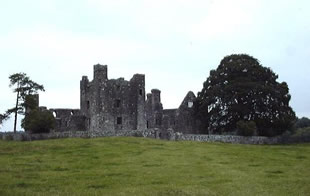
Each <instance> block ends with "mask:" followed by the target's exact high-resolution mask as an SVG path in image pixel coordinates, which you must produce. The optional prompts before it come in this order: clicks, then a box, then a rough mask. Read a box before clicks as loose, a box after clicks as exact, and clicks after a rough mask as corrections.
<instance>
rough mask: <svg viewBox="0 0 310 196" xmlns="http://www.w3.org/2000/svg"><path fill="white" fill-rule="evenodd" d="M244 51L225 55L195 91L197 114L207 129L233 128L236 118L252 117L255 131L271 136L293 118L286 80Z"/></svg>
mask: <svg viewBox="0 0 310 196" xmlns="http://www.w3.org/2000/svg"><path fill="white" fill-rule="evenodd" d="M277 78H278V76H277V75H276V74H275V73H274V72H273V71H272V70H271V69H270V68H266V67H263V66H262V65H261V64H260V63H259V61H258V60H257V59H255V58H253V57H251V56H249V55H246V54H233V55H230V56H226V57H225V58H224V59H223V60H222V61H221V62H220V65H219V66H218V68H217V69H216V70H211V71H210V76H209V78H207V80H206V81H205V82H204V84H203V89H202V90H201V92H199V93H198V97H197V101H196V103H195V107H196V113H197V116H198V117H199V118H200V119H201V120H202V122H203V124H204V126H205V127H206V129H207V130H208V131H209V133H222V132H231V131H235V130H236V123H237V122H238V121H239V120H245V121H254V122H255V124H256V126H257V132H258V135H266V136H273V135H278V134H281V133H283V132H284V131H285V130H287V129H290V128H291V127H292V125H293V123H294V121H295V119H296V117H295V112H294V111H293V110H292V108H291V107H290V106H289V101H290V99H291V96H290V94H289V88H288V86H287V84H286V83H285V82H282V83H279V82H277V81H276V80H277Z"/></svg>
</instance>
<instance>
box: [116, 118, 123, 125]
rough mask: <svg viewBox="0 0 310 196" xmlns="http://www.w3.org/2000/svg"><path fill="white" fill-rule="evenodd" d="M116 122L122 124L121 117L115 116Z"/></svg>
mask: <svg viewBox="0 0 310 196" xmlns="http://www.w3.org/2000/svg"><path fill="white" fill-rule="evenodd" d="M116 124H118V125H121V124H122V117H117V119H116Z"/></svg>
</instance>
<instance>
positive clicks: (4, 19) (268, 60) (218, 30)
mask: <svg viewBox="0 0 310 196" xmlns="http://www.w3.org/2000/svg"><path fill="white" fill-rule="evenodd" d="M309 8H310V1H309V0H290V1H288V0H233V1H232V0H198V1H195V0H171V1H169V0H152V1H146V0H145V1H142V0H111V1H105V0H84V1H83V0H74V1H73V0H72V1H64V0H44V1H43V0H31V1H29V0H27V1H26V0H0V25H1V26H0V57H1V58H0V66H1V72H0V89H1V96H0V113H2V112H4V111H5V110H6V109H8V108H11V107H13V106H14V102H15V95H14V94H13V93H12V91H11V89H10V88H9V87H8V85H9V80H8V76H9V75H10V74H13V73H17V72H25V73H27V74H28V75H29V76H30V77H31V78H32V79H33V80H34V81H36V82H38V83H40V84H43V85H44V86H45V89H46V92H44V93H40V105H42V106H47V107H48V108H79V81H80V79H81V77H82V75H87V76H88V77H89V78H90V79H92V78H93V65H94V64H97V63H100V64H107V65H108V72H109V73H108V76H109V78H119V77H124V78H125V79H127V80H129V79H130V78H131V77H132V75H133V74H135V73H142V74H145V75H146V90H147V92H149V91H150V90H151V89H152V88H158V89H160V90H161V91H162V103H163V105H164V108H176V107H178V106H179V104H180V103H181V101H182V99H183V98H184V96H185V95H186V93H187V92H188V91H190V90H192V91H193V92H194V93H197V92H198V91H200V90H201V88H202V83H203V82H204V81H205V80H206V78H207V77H208V76H209V72H210V70H211V69H215V68H216V67H217V66H218V65H219V63H220V61H221V59H222V58H223V57H224V56H226V55H230V54H233V53H247V54H249V55H251V56H254V57H255V58H257V59H259V60H260V62H261V63H262V65H263V66H266V67H271V68H272V69H273V71H274V72H275V73H277V74H278V75H279V79H278V81H279V82H282V81H286V82H287V83H288V85H289V88H290V93H291V95H292V100H291V102H290V104H291V106H292V107H293V109H294V110H295V112H296V113H297V115H298V116H299V117H302V116H307V117H310V104H309V100H310V91H309V84H310V77H309V74H310V68H309V64H310V60H309V58H310V19H309V18H310V11H309ZM12 125H13V123H12V121H7V122H6V123H5V124H4V127H3V128H1V129H0V130H1V131H8V130H10V129H12Z"/></svg>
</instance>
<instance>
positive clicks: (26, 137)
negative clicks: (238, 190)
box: [0, 128, 310, 144]
mask: <svg viewBox="0 0 310 196" xmlns="http://www.w3.org/2000/svg"><path fill="white" fill-rule="evenodd" d="M115 136H132V137H148V138H156V139H166V140H172V141H197V142H222V143H233V144H291V143H303V142H310V138H309V137H288V136H278V137H262V136H251V137H245V136H233V135H196V134H183V133H178V132H177V133H174V132H173V131H172V130H169V129H168V130H164V131H163V130H160V129H157V128H155V129H147V130H144V131H139V130H122V131H118V132H115V131H105V132H102V131H97V132H96V131H74V132H72V131H68V132H53V133H42V134H30V133H26V132H18V133H15V134H14V133H13V132H6V133H0V139H2V140H14V141H32V140H45V139H58V138H96V137H115Z"/></svg>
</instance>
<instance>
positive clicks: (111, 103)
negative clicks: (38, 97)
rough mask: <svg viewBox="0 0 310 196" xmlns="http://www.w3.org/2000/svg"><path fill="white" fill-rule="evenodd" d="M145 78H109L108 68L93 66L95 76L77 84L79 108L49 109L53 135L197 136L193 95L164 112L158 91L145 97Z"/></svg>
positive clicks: (84, 77) (85, 77)
mask: <svg viewBox="0 0 310 196" xmlns="http://www.w3.org/2000/svg"><path fill="white" fill-rule="evenodd" d="M145 94H146V93H145V75H143V74H135V75H134V76H133V77H132V78H131V79H130V80H129V81H126V80H124V78H118V79H108V67H107V65H100V64H97V65H94V77H93V80H92V81H89V79H88V77H87V76H83V77H82V80H81V81H80V109H50V110H51V111H52V112H53V113H54V116H55V118H56V128H55V130H54V131H55V132H65V131H90V132H110V133H111V132H112V133H114V134H115V135H117V133H120V132H124V131H130V130H137V131H145V130H148V129H154V128H157V129H158V130H161V131H160V132H162V133H159V134H164V133H165V132H167V130H170V131H177V132H180V133H187V134H195V133H198V126H197V124H199V123H198V121H197V120H196V119H195V118H194V117H193V114H192V113H193V102H194V101H195V99H196V96H195V95H194V93H193V92H191V91H190V92H188V93H187V95H186V96H185V98H184V100H183V102H182V103H181V104H180V106H179V108H177V109H163V105H162V103H161V98H160V90H158V89H153V90H151V93H148V94H147V95H146V96H145Z"/></svg>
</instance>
